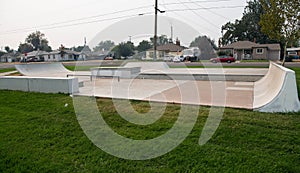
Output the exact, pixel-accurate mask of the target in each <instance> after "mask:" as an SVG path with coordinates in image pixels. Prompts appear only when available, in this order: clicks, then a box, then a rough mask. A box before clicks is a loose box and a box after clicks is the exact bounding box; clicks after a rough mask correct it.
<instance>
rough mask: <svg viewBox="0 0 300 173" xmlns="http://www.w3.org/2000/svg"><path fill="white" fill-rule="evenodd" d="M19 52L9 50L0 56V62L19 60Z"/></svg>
mask: <svg viewBox="0 0 300 173" xmlns="http://www.w3.org/2000/svg"><path fill="white" fill-rule="evenodd" d="M20 59H21V54H20V53H19V52H15V51H14V52H10V53H7V54H4V55H2V56H1V57H0V62H17V61H20Z"/></svg>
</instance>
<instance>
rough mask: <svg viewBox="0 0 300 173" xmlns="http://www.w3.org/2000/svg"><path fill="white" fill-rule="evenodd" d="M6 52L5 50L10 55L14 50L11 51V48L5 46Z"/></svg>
mask: <svg viewBox="0 0 300 173" xmlns="http://www.w3.org/2000/svg"><path fill="white" fill-rule="evenodd" d="M4 50H5V51H6V52H7V53H10V52H12V51H13V50H12V49H10V47H9V46H5V47H4Z"/></svg>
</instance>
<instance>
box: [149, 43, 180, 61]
mask: <svg viewBox="0 0 300 173" xmlns="http://www.w3.org/2000/svg"><path fill="white" fill-rule="evenodd" d="M184 49H185V47H183V46H180V42H179V41H177V42H176V44H174V43H167V44H164V45H160V46H157V48H156V50H157V52H156V57H157V59H158V60H159V59H160V60H164V58H168V57H174V56H177V55H179V56H181V55H182V51H183V50H184ZM153 57H154V49H153V48H151V49H149V50H148V51H146V58H145V59H146V60H147V59H149V60H152V59H153Z"/></svg>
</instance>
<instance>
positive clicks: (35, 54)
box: [21, 50, 49, 61]
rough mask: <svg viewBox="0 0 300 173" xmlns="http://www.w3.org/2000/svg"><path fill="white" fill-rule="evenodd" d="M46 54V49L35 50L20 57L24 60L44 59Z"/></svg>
mask: <svg viewBox="0 0 300 173" xmlns="http://www.w3.org/2000/svg"><path fill="white" fill-rule="evenodd" d="M48 54H49V53H48V52H46V51H41V50H37V51H32V52H28V53H25V54H23V55H22V58H21V59H24V58H25V59H26V61H45V59H47V57H48Z"/></svg>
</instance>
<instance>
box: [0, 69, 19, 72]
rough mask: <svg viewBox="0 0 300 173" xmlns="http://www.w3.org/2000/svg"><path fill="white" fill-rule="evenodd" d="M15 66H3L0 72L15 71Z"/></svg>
mask: <svg viewBox="0 0 300 173" xmlns="http://www.w3.org/2000/svg"><path fill="white" fill-rule="evenodd" d="M15 70H16V69H15V68H4V69H0V73H5V72H10V71H15Z"/></svg>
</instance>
